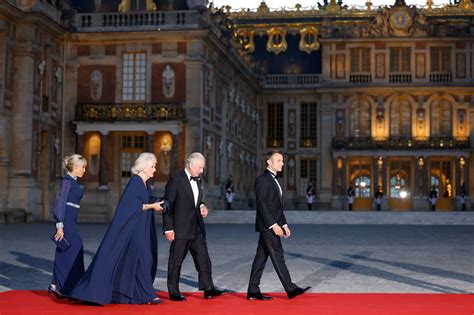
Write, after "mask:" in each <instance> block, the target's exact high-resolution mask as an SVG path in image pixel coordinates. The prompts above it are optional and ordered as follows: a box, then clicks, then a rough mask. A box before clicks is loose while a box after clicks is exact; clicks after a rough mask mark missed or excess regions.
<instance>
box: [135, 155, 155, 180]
mask: <svg viewBox="0 0 474 315" xmlns="http://www.w3.org/2000/svg"><path fill="white" fill-rule="evenodd" d="M156 161H157V160H156V156H155V155H154V154H153V153H150V152H143V153H142V154H140V155H139V156H138V158H137V159H136V160H135V165H133V167H132V174H134V175H138V173H140V172H141V171H143V169H144V168H145V167H146V166H147V165H148V164H149V163H155V164H156Z"/></svg>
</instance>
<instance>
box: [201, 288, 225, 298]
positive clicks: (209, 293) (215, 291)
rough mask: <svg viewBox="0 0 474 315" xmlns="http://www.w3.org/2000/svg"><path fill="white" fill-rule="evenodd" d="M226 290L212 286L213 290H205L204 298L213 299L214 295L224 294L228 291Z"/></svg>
mask: <svg viewBox="0 0 474 315" xmlns="http://www.w3.org/2000/svg"><path fill="white" fill-rule="evenodd" d="M226 292H227V291H226V290H219V289H216V288H212V289H211V290H204V298H205V299H212V298H213V297H216V296H219V295H222V294H224V293H226Z"/></svg>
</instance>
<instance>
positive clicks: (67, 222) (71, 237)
mask: <svg viewBox="0 0 474 315" xmlns="http://www.w3.org/2000/svg"><path fill="white" fill-rule="evenodd" d="M86 165H87V161H86V160H85V159H84V158H83V157H82V156H80V155H79V154H73V155H70V156H67V157H66V158H65V159H64V161H63V167H64V169H65V170H66V171H67V175H66V176H64V178H63V180H62V182H61V190H60V192H59V196H58V198H57V199H56V202H55V204H54V210H53V214H54V220H55V221H56V234H55V235H54V238H55V239H56V240H57V241H62V239H63V238H65V239H66V240H67V242H69V244H70V247H69V248H67V249H66V250H64V251H63V250H61V249H60V248H59V247H56V252H55V255H54V266H53V278H52V280H51V285H50V287H49V292H50V293H53V294H54V295H55V296H56V297H57V298H62V297H64V296H68V295H69V294H70V293H71V290H72V289H73V288H74V286H75V285H76V284H77V282H78V281H79V280H80V279H81V277H82V276H83V275H84V252H83V244H82V243H83V242H82V238H81V235H80V234H79V230H78V229H77V225H76V221H77V215H78V213H79V208H80V205H79V204H80V201H81V198H82V194H83V190H82V188H81V186H80V185H79V184H78V183H77V178H80V177H82V176H83V175H84V173H85V171H86Z"/></svg>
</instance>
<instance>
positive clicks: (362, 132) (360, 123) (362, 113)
mask: <svg viewBox="0 0 474 315" xmlns="http://www.w3.org/2000/svg"><path fill="white" fill-rule="evenodd" d="M370 117H371V115H370V103H369V101H367V100H366V99H363V98H359V99H356V100H355V101H354V102H353V103H352V104H351V105H350V116H349V118H350V132H351V136H353V137H370Z"/></svg>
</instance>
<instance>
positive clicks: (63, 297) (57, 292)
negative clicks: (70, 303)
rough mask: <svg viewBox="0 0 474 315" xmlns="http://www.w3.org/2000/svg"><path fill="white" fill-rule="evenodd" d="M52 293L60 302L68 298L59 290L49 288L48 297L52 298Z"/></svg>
mask: <svg viewBox="0 0 474 315" xmlns="http://www.w3.org/2000/svg"><path fill="white" fill-rule="evenodd" d="M51 293H52V294H53V295H54V296H55V297H56V298H57V299H58V300H61V299H65V298H66V296H65V295H63V294H62V293H61V292H59V291H58V290H56V288H53V287H52V286H49V288H48V296H49V297H51Z"/></svg>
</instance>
